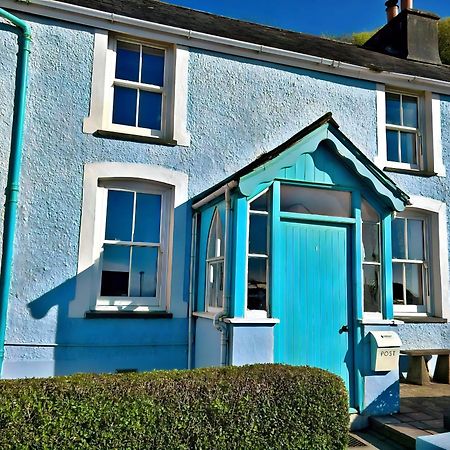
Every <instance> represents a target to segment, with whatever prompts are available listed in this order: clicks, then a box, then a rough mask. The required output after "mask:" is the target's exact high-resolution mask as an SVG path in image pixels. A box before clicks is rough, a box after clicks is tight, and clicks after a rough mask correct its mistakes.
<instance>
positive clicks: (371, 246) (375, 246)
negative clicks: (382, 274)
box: [362, 222, 380, 262]
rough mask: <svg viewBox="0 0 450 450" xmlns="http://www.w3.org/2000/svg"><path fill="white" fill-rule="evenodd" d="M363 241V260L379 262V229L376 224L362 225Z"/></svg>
mask: <svg viewBox="0 0 450 450" xmlns="http://www.w3.org/2000/svg"><path fill="white" fill-rule="evenodd" d="M362 239H363V253H364V254H363V260H364V261H371V262H372V261H375V262H378V261H379V260H380V229H379V225H378V224H376V223H364V222H363V224H362Z"/></svg>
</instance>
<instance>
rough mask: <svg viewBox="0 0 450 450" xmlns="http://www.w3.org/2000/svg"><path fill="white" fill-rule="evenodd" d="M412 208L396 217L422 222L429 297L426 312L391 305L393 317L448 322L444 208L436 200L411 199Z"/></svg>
mask: <svg viewBox="0 0 450 450" xmlns="http://www.w3.org/2000/svg"><path fill="white" fill-rule="evenodd" d="M410 202H411V205H410V206H408V207H407V208H406V210H405V211H404V212H403V213H401V214H398V216H399V217H407V218H408V217H410V218H414V217H416V218H421V219H422V220H425V236H424V239H425V240H426V245H425V246H426V248H427V254H426V255H425V256H426V258H427V262H428V280H427V282H428V283H429V289H428V290H429V294H430V295H429V296H428V297H427V298H426V304H425V308H417V306H415V305H405V306H403V305H394V315H395V316H396V317H399V318H401V317H406V316H407V317H414V316H424V315H431V316H436V317H443V318H449V317H450V304H449V298H448V294H449V286H448V282H449V274H448V268H449V264H448V236H447V234H448V232H447V207H446V204H445V203H443V202H441V201H439V200H435V199H431V198H427V197H421V196H411V197H410Z"/></svg>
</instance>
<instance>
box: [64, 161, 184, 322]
mask: <svg viewBox="0 0 450 450" xmlns="http://www.w3.org/2000/svg"><path fill="white" fill-rule="evenodd" d="M102 179H103V180H114V179H115V180H120V179H121V180H135V181H141V182H149V183H153V184H154V183H158V184H160V187H162V186H167V187H168V188H171V191H172V194H171V195H172V200H170V203H172V204H173V208H176V207H178V206H180V205H182V204H183V203H185V202H186V201H187V199H188V176H187V175H186V174H185V173H182V172H178V171H175V170H171V169H167V168H164V167H160V166H151V165H146V164H132V163H116V162H104V163H90V164H86V165H85V167H84V180H83V202H82V214H81V226H80V242H79V249H78V269H77V286H76V294H75V299H74V300H73V301H72V302H70V305H69V317H84V313H85V312H86V311H87V310H88V309H89V308H92V307H95V305H96V302H97V294H98V292H99V278H100V277H99V270H100V267H99V261H98V257H97V253H98V249H99V248H100V247H101V244H102V236H103V235H104V227H105V223H104V222H105V220H104V217H103V215H102V214H101V213H100V211H101V210H105V208H106V195H105V193H106V189H104V188H101V187H99V180H102ZM168 220H169V222H168V223H167V224H166V229H167V236H168V239H167V244H166V246H167V275H166V288H165V292H164V293H162V294H161V296H162V299H163V303H162V305H161V306H162V307H163V309H166V310H168V309H169V299H170V286H171V273H172V239H173V210H172V211H171V212H170V214H169V217H168ZM161 226H163V224H161ZM128 309H129V308H128ZM140 309H141V310H142V308H140ZM151 309H152V310H154V309H158V310H161V307H158V308H154V307H153V308H151Z"/></svg>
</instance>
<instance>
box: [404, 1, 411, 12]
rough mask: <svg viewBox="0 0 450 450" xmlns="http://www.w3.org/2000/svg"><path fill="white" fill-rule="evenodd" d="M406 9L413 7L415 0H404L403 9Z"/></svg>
mask: <svg viewBox="0 0 450 450" xmlns="http://www.w3.org/2000/svg"><path fill="white" fill-rule="evenodd" d="M405 9H413V0H402V11H403V10H405Z"/></svg>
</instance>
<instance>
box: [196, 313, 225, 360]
mask: <svg viewBox="0 0 450 450" xmlns="http://www.w3.org/2000/svg"><path fill="white" fill-rule="evenodd" d="M194 349H195V356H194V367H214V366H220V365H221V364H222V351H223V349H222V335H221V333H220V332H219V331H218V330H217V329H216V327H215V326H214V324H213V321H212V320H211V319H205V318H203V317H197V318H195V346H194Z"/></svg>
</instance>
